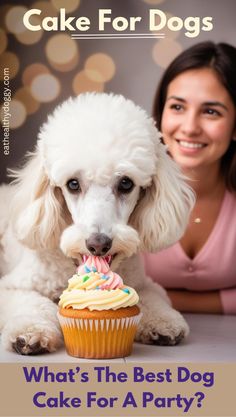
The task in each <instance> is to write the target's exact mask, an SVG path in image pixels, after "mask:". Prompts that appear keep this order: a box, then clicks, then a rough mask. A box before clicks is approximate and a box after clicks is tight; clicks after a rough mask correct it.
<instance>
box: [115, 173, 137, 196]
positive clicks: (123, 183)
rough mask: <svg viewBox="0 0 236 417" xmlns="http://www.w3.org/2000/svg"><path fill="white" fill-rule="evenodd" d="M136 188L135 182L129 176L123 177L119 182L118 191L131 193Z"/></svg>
mask: <svg viewBox="0 0 236 417" xmlns="http://www.w3.org/2000/svg"><path fill="white" fill-rule="evenodd" d="M133 188H134V183H133V181H132V180H131V179H130V178H129V177H123V178H121V180H120V181H119V183H118V191H119V193H122V194H128V193H130V192H131V191H132V190H133Z"/></svg>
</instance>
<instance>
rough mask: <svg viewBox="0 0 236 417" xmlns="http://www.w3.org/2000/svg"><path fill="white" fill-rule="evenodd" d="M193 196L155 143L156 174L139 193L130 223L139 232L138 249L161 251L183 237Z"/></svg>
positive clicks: (161, 147)
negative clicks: (139, 244) (139, 245)
mask: <svg viewBox="0 0 236 417" xmlns="http://www.w3.org/2000/svg"><path fill="white" fill-rule="evenodd" d="M194 201H195V198H194V194H193V191H192V189H191V188H190V187H189V186H188V185H187V184H186V182H185V179H184V176H183V175H182V174H181V172H180V170H179V168H178V167H177V165H176V163H175V162H174V161H173V160H172V159H171V158H170V156H169V155H168V154H167V153H166V149H165V146H164V145H163V144H162V143H160V144H158V162H157V172H156V174H155V175H154V177H153V180H152V184H151V186H150V187H148V188H146V189H145V190H143V196H142V195H141V197H140V201H139V202H138V204H137V206H136V208H135V210H134V212H133V213H132V216H131V219H130V221H131V224H132V225H133V227H134V228H135V229H136V230H137V231H138V232H139V236H140V241H141V250H144V251H150V252H155V251H157V250H160V249H164V248H166V247H168V246H170V245H172V244H173V243H175V242H176V241H177V240H179V239H180V238H181V236H182V235H183V233H184V231H185V228H186V226H187V224H188V219H189V214H190V211H191V209H192V207H193V205H194Z"/></svg>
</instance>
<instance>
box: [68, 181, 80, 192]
mask: <svg viewBox="0 0 236 417" xmlns="http://www.w3.org/2000/svg"><path fill="white" fill-rule="evenodd" d="M66 186H67V188H68V190H69V191H72V192H79V191H81V188H80V185H79V181H78V180H77V179H75V178H72V179H71V180H69V181H67V183H66Z"/></svg>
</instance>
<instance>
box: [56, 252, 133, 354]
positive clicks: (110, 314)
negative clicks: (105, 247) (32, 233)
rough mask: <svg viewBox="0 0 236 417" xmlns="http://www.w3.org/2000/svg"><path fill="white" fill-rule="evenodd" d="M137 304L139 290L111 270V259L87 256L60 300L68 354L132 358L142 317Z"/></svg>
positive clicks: (60, 317)
mask: <svg viewBox="0 0 236 417" xmlns="http://www.w3.org/2000/svg"><path fill="white" fill-rule="evenodd" d="M108 260H109V259H108ZM137 303H138V295H137V293H136V291H135V290H134V289H133V288H131V287H128V286H126V285H124V283H123V280H122V278H121V277H120V276H119V275H118V274H117V273H115V272H112V271H111V270H110V267H109V263H108V262H107V258H106V259H105V258H101V257H96V256H90V257H84V263H83V265H81V266H80V267H79V268H78V270H77V273H76V274H75V275H73V277H72V278H70V279H69V281H68V288H67V289H66V290H65V291H63V293H62V295H61V297H60V301H59V312H58V318H59V321H60V324H61V328H62V331H63V335H64V340H65V345H66V350H67V352H68V354H69V355H71V356H76V357H80V358H90V359H99V358H119V357H124V356H128V355H130V354H131V351H132V345H133V340H134V336H135V333H136V329H137V325H138V322H139V320H140V318H141V314H140V310H139V307H138V306H137Z"/></svg>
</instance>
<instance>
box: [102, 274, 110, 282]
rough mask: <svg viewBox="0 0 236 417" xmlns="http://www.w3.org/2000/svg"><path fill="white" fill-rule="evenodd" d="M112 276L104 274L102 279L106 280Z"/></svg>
mask: <svg viewBox="0 0 236 417" xmlns="http://www.w3.org/2000/svg"><path fill="white" fill-rule="evenodd" d="M109 278H110V277H108V276H107V275H103V276H102V279H105V280H106V281H107V280H108V279H109Z"/></svg>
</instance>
